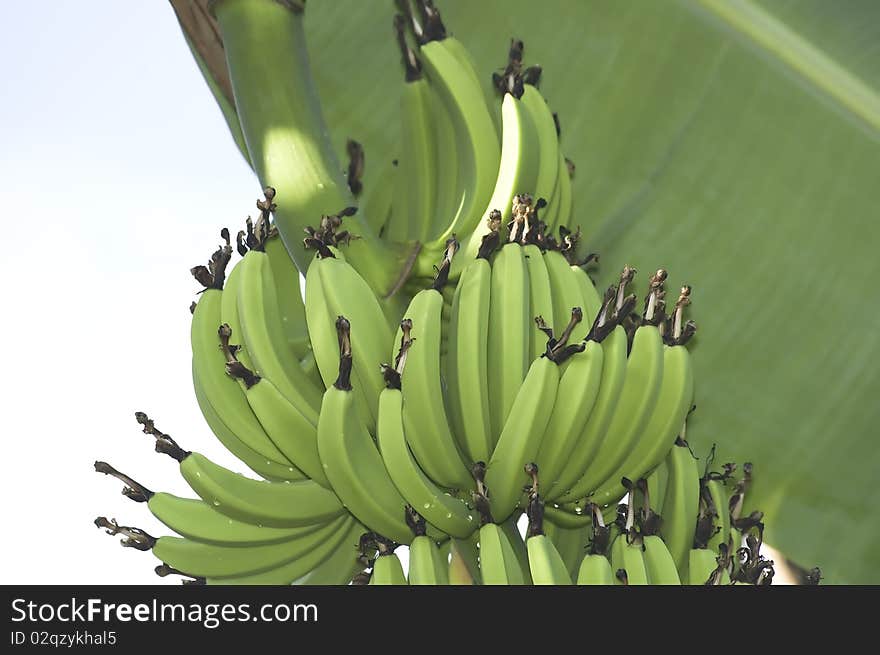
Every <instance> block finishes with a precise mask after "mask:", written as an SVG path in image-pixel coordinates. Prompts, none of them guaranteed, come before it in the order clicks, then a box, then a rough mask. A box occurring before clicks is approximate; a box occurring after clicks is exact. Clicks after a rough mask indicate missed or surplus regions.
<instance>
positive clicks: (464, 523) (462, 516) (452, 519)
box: [378, 344, 476, 539]
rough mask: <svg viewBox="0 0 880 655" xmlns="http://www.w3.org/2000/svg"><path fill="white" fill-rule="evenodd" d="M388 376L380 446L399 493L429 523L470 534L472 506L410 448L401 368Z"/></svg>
mask: <svg viewBox="0 0 880 655" xmlns="http://www.w3.org/2000/svg"><path fill="white" fill-rule="evenodd" d="M408 348H409V345H408V344H404V347H403V353H404V356H399V357H398V358H397V360H398V363H399V366H400V368H402V367H403V365H404V364H405V361H406V357H405V355H406V349H408ZM385 379H386V382H387V384H388V387H387V388H386V389H385V390H384V391H383V392H382V395H381V396H379V424H378V445H379V451H380V452H381V454H382V460H383V462H384V463H385V469H386V470H387V471H388V475H389V476H390V477H391V480H392V482H393V483H394V485H395V486H396V487H397V490H398V491H399V492H400V495H401V496H403V498H405V499H406V501H407V502H408V503H409V504H410V505H412V506H413V507H415V508H417V510H418V512H419V513H420V514H421V515H422V516H424V517H425V519H426V520H427V521H428V522H429V523H430V524H432V525H434V526H436V527H437V528H438V529H440V530H442V531H443V532H445V533H446V534H449V535H452V536H453V537H459V538H462V539H463V538H466V537H468V536H470V535H471V534H472V533H473V532H474V530H476V522H475V521H474V517H473V513H472V512H471V510H470V508H468V506H467V505H466V504H465V503H464V502H462V501H461V500H459V499H458V498H455V497H454V496H450V495H449V494H448V493H447V492H446V491H444V490H443V489H441V488H440V487H438V486H437V485H436V484H435V483H434V482H433V481H432V480H431V479H430V478H428V476H426V475H425V473H424V472H423V471H422V469H421V468H419V465H418V463H417V462H416V460H415V458H414V457H413V455H412V453H411V452H410V450H409V446H408V445H407V441H406V435H405V433H404V427H403V395H402V393H401V391H400V388H399V387H400V371H399V370H394V369H391V368H390V367H387V368H386V369H385Z"/></svg>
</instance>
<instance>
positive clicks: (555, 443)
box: [535, 341, 605, 488]
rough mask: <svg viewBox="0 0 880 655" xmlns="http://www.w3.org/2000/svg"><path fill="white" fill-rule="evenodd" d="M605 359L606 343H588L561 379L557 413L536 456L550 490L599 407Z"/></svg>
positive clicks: (571, 361) (552, 418)
mask: <svg viewBox="0 0 880 655" xmlns="http://www.w3.org/2000/svg"><path fill="white" fill-rule="evenodd" d="M604 358H605V354H604V350H603V348H602V344H601V343H598V342H596V341H587V342H586V347H585V348H584V350H583V352H580V353H576V354H575V355H573V356H572V357H571V358H570V359H569V362H568V367H567V368H566V369H565V371H563V373H562V376H561V377H560V379H559V386H558V388H557V391H556V400H555V401H554V403H553V412H552V413H551V414H550V420H549V421H547V427H546V429H545V430H544V437H543V439H542V440H541V447H540V448H539V449H538V454H537V455H536V456H535V462H536V463H537V464H538V466H540V467H541V476H542V477H543V479H544V480H545V481H546V483H547V484H548V487H550V488H552V486H553V484H554V483H555V481H556V480H557V479H558V477H559V475H560V473H561V472H562V471H563V470H564V468H565V465H566V464H567V463H568V461H569V458H570V457H571V453H572V450H573V449H574V447H575V444H576V443H577V441H578V438H579V437H580V435H581V432H582V431H583V429H584V425H586V423H587V420H588V419H589V417H590V415H591V413H592V411H593V407H594V406H595V404H596V399H597V398H598V396H599V390H600V384H601V380H602V368H603V362H604Z"/></svg>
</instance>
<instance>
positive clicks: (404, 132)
mask: <svg viewBox="0 0 880 655" xmlns="http://www.w3.org/2000/svg"><path fill="white" fill-rule="evenodd" d="M404 27H405V20H404V18H403V16H397V17H396V19H395V29H396V31H397V42H398V45H399V47H400V50H401V55H402V59H403V64H404V69H405V72H406V75H405V82H404V84H403V87H402V88H401V91H400V112H399V116H400V135H399V147H400V154H399V156H398V159H397V162H398V163H397V175H396V176H395V178H394V196H393V199H392V201H391V204H392V206H393V207H394V211H393V213H392V215H391V220H390V221H389V223H388V227H387V228H386V235H387V238H390V239H391V240H393V241H406V240H413V241H422V242H424V241H425V239H426V238H427V236H428V234H429V232H430V229H431V224H432V222H433V218H434V210H435V205H434V201H435V195H436V190H435V184H436V179H437V170H436V168H435V166H436V163H437V144H436V142H435V141H434V138H435V134H434V131H433V129H432V125H431V121H432V118H433V115H432V114H433V113H434V112H432V109H431V105H432V104H433V103H434V102H436V98H435V97H434V94H433V93H432V92H431V85H430V84H429V82H428V80H427V79H426V78H425V77H424V75H423V74H422V70H421V63H420V61H419V59H418V58H417V57H416V55H415V53H414V52H413V50H412V49H411V48H410V47H409V45H408V44H407V42H406V38H405V35H404Z"/></svg>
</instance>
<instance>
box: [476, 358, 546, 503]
mask: <svg viewBox="0 0 880 655" xmlns="http://www.w3.org/2000/svg"><path fill="white" fill-rule="evenodd" d="M558 385H559V366H558V364H557V362H555V361H553V360H552V359H551V358H550V357H539V358H538V359H536V360H535V361H534V362H533V363H532V365H531V367H530V368H529V373H528V375H526V378H525V380H523V383H522V386H521V387H520V389H519V393H518V394H517V396H516V399H515V402H514V403H513V408H512V409H511V411H510V414H509V416H508V417H507V421H506V422H505V424H504V429H503V430H502V431H501V437H500V438H499V439H498V443H497V444H496V445H495V449H494V450H493V451H492V457H491V458H490V459H489V463H488V465H487V467H486V478H485V480H486V486H487V487H488V488H489V502H490V504H491V507H492V515H493V516H494V517H495V519H496V520H504V519H506V518H507V517H509V516H510V515H511V514H512V513H513V510H514V509H515V508H516V506H517V504H518V503H519V501H520V498H521V496H522V494H523V482H524V476H523V475H522V470H523V467H524V466H525V465H526V464H528V463H529V462H533V461H534V459H535V455H536V454H537V452H538V449H539V448H540V446H541V438H542V437H543V436H544V426H546V425H547V421H548V420H549V418H550V415H551V413H552V411H553V403H554V401H555V399H556V389H557V387H558Z"/></svg>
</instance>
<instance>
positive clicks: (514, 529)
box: [501, 512, 532, 585]
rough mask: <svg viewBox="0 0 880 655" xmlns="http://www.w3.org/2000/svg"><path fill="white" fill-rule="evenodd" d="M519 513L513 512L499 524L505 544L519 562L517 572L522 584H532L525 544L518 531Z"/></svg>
mask: <svg viewBox="0 0 880 655" xmlns="http://www.w3.org/2000/svg"><path fill="white" fill-rule="evenodd" d="M520 516H522V514H520V513H519V512H514V513H513V516H511V517H510V518H509V519H507V520H506V521H504V522H503V523H502V524H501V531H502V532H504V534H505V535H507V542H508V543H509V544H510V546H511V547H512V548H513V553H514V555H515V556H516V560H517V562H519V570H520V573H521V574H522V577H523V580H524V581H525V582H524V584H527V585H530V584H532V574H531V573H530V572H529V552H528V550H527V549H526V542H525V540H524V539H523V535H522V533H521V532H520V530H519V517H520Z"/></svg>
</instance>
